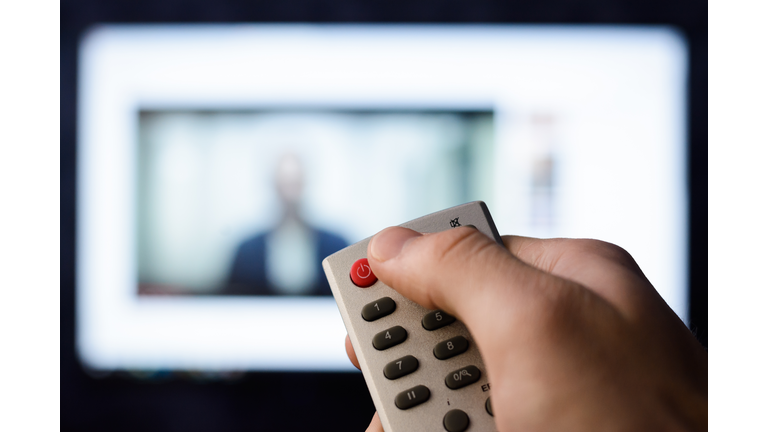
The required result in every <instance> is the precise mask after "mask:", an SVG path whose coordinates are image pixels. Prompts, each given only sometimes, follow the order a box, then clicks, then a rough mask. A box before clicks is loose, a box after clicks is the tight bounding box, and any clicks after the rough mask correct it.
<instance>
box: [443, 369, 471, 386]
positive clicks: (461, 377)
mask: <svg viewBox="0 0 768 432" xmlns="http://www.w3.org/2000/svg"><path fill="white" fill-rule="evenodd" d="M479 379H480V369H478V368H477V367H476V366H467V367H465V368H461V369H459V370H455V371H453V372H451V373H449V374H448V376H446V377H445V385H446V386H448V388H449V389H451V390H456V389H460V388H462V387H466V386H468V385H470V384H472V383H474V382H477V380H479Z"/></svg>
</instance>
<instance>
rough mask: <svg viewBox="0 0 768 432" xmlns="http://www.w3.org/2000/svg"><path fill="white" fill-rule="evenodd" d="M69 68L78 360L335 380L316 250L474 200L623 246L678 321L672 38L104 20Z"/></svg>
mask: <svg viewBox="0 0 768 432" xmlns="http://www.w3.org/2000/svg"><path fill="white" fill-rule="evenodd" d="M80 58H81V62H80V69H79V98H78V105H79V112H78V121H79V129H78V133H79V135H78V157H79V160H78V256H77V265H78V269H77V270H78V272H77V274H78V280H77V344H78V353H79V355H80V358H81V360H82V361H83V363H84V364H85V365H86V367H88V368H91V369H98V370H114V369H128V370H144V369H149V370H157V369H186V370H220V371H230V370H237V371H239V370H297V371H298V370H313V371H323V370H334V371H344V370H353V368H352V366H351V365H350V364H349V361H348V360H347V358H346V354H345V351H344V347H343V340H344V335H345V330H344V326H343V324H342V321H341V318H340V316H339V313H338V309H337V308H336V305H335V302H334V301H333V298H332V297H331V296H330V289H329V288H328V284H327V282H326V280H325V277H324V274H323V272H322V269H321V267H320V262H321V260H322V259H323V258H324V257H325V256H327V255H328V254H330V253H333V252H335V251H337V250H339V249H341V248H344V247H346V246H347V245H349V244H352V243H354V242H357V241H359V240H362V239H364V238H366V237H368V236H371V235H373V234H375V233H376V232H378V231H379V230H381V229H383V228H385V227H387V226H390V225H396V224H400V223H403V222H405V221H408V220H410V219H413V218H416V217H419V216H423V215H425V214H427V213H430V212H434V211H438V210H441V209H443V208H446V207H450V206H453V205H457V204H461V203H465V202H468V201H474V200H483V201H485V202H486V203H487V204H488V207H489V209H490V210H491V213H492V214H493V216H494V219H495V222H496V225H497V227H498V228H499V231H500V232H501V233H502V234H518V235H528V236H539V237H556V236H565V237H589V238H598V239H602V240H606V241H610V242H613V243H617V244H619V245H621V246H623V247H624V248H625V249H627V250H628V251H629V252H630V253H631V254H632V255H633V256H634V257H635V259H636V260H637V261H638V263H639V265H640V267H641V268H642V269H643V271H644V272H645V274H646V275H647V276H648V278H649V279H650V281H651V282H652V283H653V284H654V286H655V287H656V289H657V290H658V291H659V292H660V293H661V294H662V296H663V297H664V299H665V300H666V301H667V303H668V304H669V305H670V306H671V307H672V308H673V309H674V310H675V312H676V313H677V314H678V315H679V316H680V317H681V318H682V319H683V320H686V318H687V317H686V313H687V288H688V287H687V277H686V274H687V272H686V268H687V244H688V243H687V226H688V218H687V190H686V183H685V178H686V165H685V148H686V145H685V143H686V136H685V121H686V113H685V104H686V92H685V85H686V77H687V67H686V58H687V54H686V46H685V42H684V41H683V39H682V38H681V37H680V36H679V35H678V34H677V33H676V32H674V31H673V30H670V29H666V28H657V27H652V28H651V27H649V28H645V27H642V28H637V27H629V28H619V27H605V28H603V27H595V28H590V27H583V26H582V27H553V26H546V27H535V26H533V27H532V26H525V27H515V26H490V27H483V26H331V25H328V26H309V25H302V26H298V25H295V26H294V25H291V26H289V25H280V26H267V25H226V26H224V25H217V26H208V25H195V26H164V25H154V26H105V27H100V28H96V29H94V30H92V31H91V32H90V33H89V34H87V36H86V37H85V38H84V39H83V41H82V44H81V57H80Z"/></svg>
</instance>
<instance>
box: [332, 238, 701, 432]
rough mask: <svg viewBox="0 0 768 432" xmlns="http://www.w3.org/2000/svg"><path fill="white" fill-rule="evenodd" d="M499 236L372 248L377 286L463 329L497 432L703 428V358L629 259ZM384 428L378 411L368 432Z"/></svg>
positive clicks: (595, 246)
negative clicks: (479, 364) (479, 360)
mask: <svg viewBox="0 0 768 432" xmlns="http://www.w3.org/2000/svg"><path fill="white" fill-rule="evenodd" d="M503 240H504V245H505V247H502V246H500V245H498V244H497V243H495V242H494V241H492V240H491V239H489V238H488V237H486V236H485V235H483V234H482V233H480V232H479V231H477V230H474V229H472V228H468V227H461V228H455V229H451V230H448V231H444V232H441V233H436V234H426V235H423V234H419V233H417V232H415V231H411V230H408V229H405V228H400V227H394V228H387V229H385V230H384V231H382V232H380V233H379V234H377V235H376V236H375V237H374V238H373V239H372V240H371V242H370V243H369V246H368V262H369V263H370V264H371V267H372V269H373V271H374V273H375V274H376V276H377V277H378V278H379V279H380V280H381V281H382V282H384V283H385V284H387V285H389V286H390V287H392V288H394V289H395V290H396V291H398V292H399V293H400V294H402V295H404V296H405V297H408V298H409V299H411V300H413V301H415V302H417V303H419V304H420V305H422V306H424V307H425V308H427V309H442V310H444V311H445V312H447V313H449V314H452V315H455V316H456V317H457V318H458V319H460V320H461V321H463V322H464V324H466V326H467V328H468V329H469V331H470V332H471V333H472V336H473V338H474V340H475V342H476V343H477V346H478V349H479V350H480V353H481V355H482V356H483V359H484V361H485V366H486V368H487V373H488V377H489V382H490V383H491V399H492V400H493V407H494V414H495V417H494V419H495V421H496V425H497V428H498V430H499V431H500V432H504V431H574V432H578V431H589V432H594V431H665V430H670V431H672V430H674V431H677V430H681V431H682V430H686V431H687V430H692V431H705V430H707V427H708V421H707V409H708V408H707V352H706V350H704V348H703V347H702V346H701V345H700V344H699V343H698V341H697V340H696V339H695V338H694V337H693V335H692V334H691V333H690V331H688V329H687V328H686V326H685V325H684V324H683V323H682V322H681V321H680V319H679V318H678V317H677V316H676V315H675V313H674V312H673V311H672V310H671V309H670V308H669V306H667V304H666V303H665V302H664V300H663V299H662V298H661V297H660V296H659V294H658V293H657V292H656V290H655V289H654V288H653V286H652V285H651V284H650V282H649V281H648V280H647V279H646V278H645V276H644V275H643V273H642V271H641V270H640V268H639V267H638V266H637V264H636V263H635V261H634V260H633V259H632V257H631V256H630V255H629V254H628V253H627V252H625V251H624V250H623V249H621V248H619V247H617V246H615V245H612V244H609V243H604V242H600V241H596V240H568V239H551V240H539V239H533V238H524V237H515V236H505V237H504V238H503ZM346 347H347V353H348V354H349V357H350V359H351V360H352V362H353V364H355V365H356V366H358V367H359V365H358V364H357V358H356V357H355V354H354V351H353V350H352V346H351V344H350V342H349V337H347V341H346ZM382 430H383V429H382V427H381V422H380V421H379V419H378V416H377V415H374V418H373V420H372V421H371V425H370V426H369V428H368V431H369V432H374V431H382Z"/></svg>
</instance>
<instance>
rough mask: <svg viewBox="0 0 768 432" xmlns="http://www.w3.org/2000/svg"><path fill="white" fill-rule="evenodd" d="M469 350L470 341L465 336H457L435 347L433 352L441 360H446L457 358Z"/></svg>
mask: <svg viewBox="0 0 768 432" xmlns="http://www.w3.org/2000/svg"><path fill="white" fill-rule="evenodd" d="M467 348H469V341H468V340H467V338H465V337H464V336H456V337H452V338H450V339H448V340H447V341H442V342H440V343H439V344H437V345H435V349H434V350H432V352H433V353H434V354H435V357H437V358H438V359H440V360H446V359H449V358H451V357H455V356H457V355H459V354H461V353H463V352H464V351H466V350H467Z"/></svg>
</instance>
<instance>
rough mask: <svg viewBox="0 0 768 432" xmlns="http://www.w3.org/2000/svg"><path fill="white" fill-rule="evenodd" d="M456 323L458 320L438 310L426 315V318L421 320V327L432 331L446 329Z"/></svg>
mask: <svg viewBox="0 0 768 432" xmlns="http://www.w3.org/2000/svg"><path fill="white" fill-rule="evenodd" d="M454 321H456V318H454V317H453V316H451V315H448V314H447V313H445V312H443V311H441V310H436V311H432V312H430V313H428V314H426V315H424V318H422V319H421V325H422V327H424V328H425V329H427V330H429V331H432V330H437V329H439V328H441V327H445V326H447V325H448V324H451V323H452V322H454Z"/></svg>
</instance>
